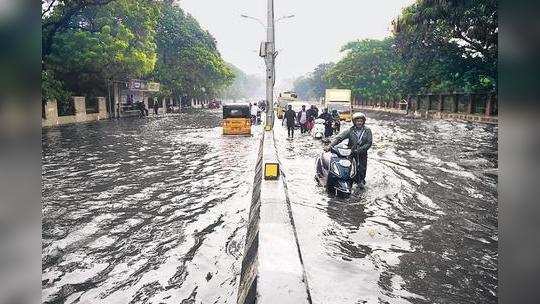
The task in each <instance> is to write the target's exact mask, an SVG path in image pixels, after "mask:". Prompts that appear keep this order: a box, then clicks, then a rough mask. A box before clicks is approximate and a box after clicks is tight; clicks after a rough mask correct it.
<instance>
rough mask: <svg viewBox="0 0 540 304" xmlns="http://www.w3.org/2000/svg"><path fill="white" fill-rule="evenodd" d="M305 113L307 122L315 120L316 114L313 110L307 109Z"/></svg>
mask: <svg viewBox="0 0 540 304" xmlns="http://www.w3.org/2000/svg"><path fill="white" fill-rule="evenodd" d="M306 112H307V117H308V121H313V120H315V118H317V112H316V111H315V109H312V108H309V109H307V111H306Z"/></svg>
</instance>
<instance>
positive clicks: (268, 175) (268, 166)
mask: <svg viewBox="0 0 540 304" xmlns="http://www.w3.org/2000/svg"><path fill="white" fill-rule="evenodd" d="M278 177H279V163H265V164H264V179H265V180H276V179H278Z"/></svg>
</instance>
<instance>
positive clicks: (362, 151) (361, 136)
mask: <svg viewBox="0 0 540 304" xmlns="http://www.w3.org/2000/svg"><path fill="white" fill-rule="evenodd" d="M352 121H353V126H352V127H350V128H349V129H347V130H345V131H343V132H342V133H341V134H339V135H338V136H336V138H335V139H334V140H333V141H332V142H331V143H330V145H329V146H327V147H326V148H325V151H330V149H331V148H332V147H333V146H335V145H338V144H339V143H341V142H342V141H343V140H345V139H348V140H349V142H348V146H349V148H350V149H351V150H352V156H353V158H354V160H355V161H356V165H357V170H356V182H357V183H358V186H360V187H363V186H364V185H365V184H366V171H367V151H368V150H369V148H371V145H372V143H373V136H372V134H371V130H370V129H369V128H368V127H366V126H365V123H366V115H364V114H363V113H354V114H353V116H352Z"/></svg>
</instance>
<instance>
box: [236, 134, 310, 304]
mask: <svg viewBox="0 0 540 304" xmlns="http://www.w3.org/2000/svg"><path fill="white" fill-rule="evenodd" d="M268 164H279V162H278V158H277V153H276V149H275V145H274V134H273V132H272V131H265V132H264V135H263V137H262V139H261V144H260V147H259V154H258V160H257V165H256V168H255V179H254V183H253V196H252V201H251V207H250V211H249V223H248V231H247V235H246V246H245V250H244V257H243V260H242V271H241V275H240V285H239V290H238V298H237V303H238V304H246V303H280V304H286V303H295V304H301V303H311V297H310V294H309V288H308V282H307V278H306V275H305V270H304V266H303V264H302V258H301V252H300V249H299V247H298V240H297V238H296V234H295V231H294V225H293V223H292V214H291V210H290V208H289V206H288V205H287V204H288V202H287V197H286V194H285V188H284V181H283V178H282V176H281V175H280V174H279V173H278V174H277V176H276V177H275V178H270V179H263V175H264V172H263V171H264V170H263V169H264V168H265V165H268ZM271 167H273V165H272V166H271ZM273 168H274V169H271V170H270V171H272V170H275V167H273ZM277 170H279V165H278V169H277ZM272 173H275V172H273V171H272Z"/></svg>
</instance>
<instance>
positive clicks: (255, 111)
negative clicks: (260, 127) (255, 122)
mask: <svg viewBox="0 0 540 304" xmlns="http://www.w3.org/2000/svg"><path fill="white" fill-rule="evenodd" d="M258 111H259V107H257V106H254V105H251V115H255V116H257V112H258Z"/></svg>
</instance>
